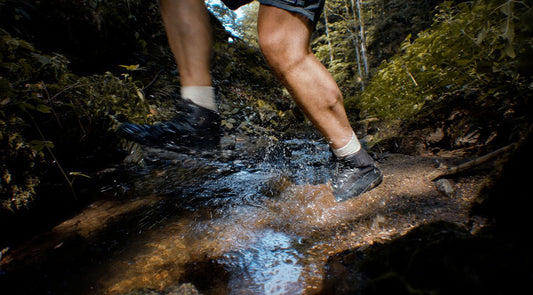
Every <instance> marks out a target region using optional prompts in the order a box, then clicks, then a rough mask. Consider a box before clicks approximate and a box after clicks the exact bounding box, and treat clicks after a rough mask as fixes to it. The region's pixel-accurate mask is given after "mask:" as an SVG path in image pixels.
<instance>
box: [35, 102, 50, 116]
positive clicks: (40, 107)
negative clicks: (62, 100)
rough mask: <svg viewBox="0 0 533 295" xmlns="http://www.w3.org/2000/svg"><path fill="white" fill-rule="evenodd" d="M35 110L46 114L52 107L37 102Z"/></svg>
mask: <svg viewBox="0 0 533 295" xmlns="http://www.w3.org/2000/svg"><path fill="white" fill-rule="evenodd" d="M35 110H36V111H38V112H41V113H45V114H48V113H50V111H51V110H52V108H51V107H49V106H47V105H44V104H38V105H37V106H36V107H35Z"/></svg>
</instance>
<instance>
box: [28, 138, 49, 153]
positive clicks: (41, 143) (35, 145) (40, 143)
mask: <svg viewBox="0 0 533 295" xmlns="http://www.w3.org/2000/svg"><path fill="white" fill-rule="evenodd" d="M30 147H31V149H32V150H34V151H37V152H40V151H42V150H43V149H44V148H54V143H53V142H51V141H46V140H32V141H30Z"/></svg>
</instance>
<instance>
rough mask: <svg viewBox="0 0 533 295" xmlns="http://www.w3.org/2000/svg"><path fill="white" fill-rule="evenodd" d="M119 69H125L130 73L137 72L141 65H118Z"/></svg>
mask: <svg viewBox="0 0 533 295" xmlns="http://www.w3.org/2000/svg"><path fill="white" fill-rule="evenodd" d="M118 66H119V67H123V68H125V69H126V70H128V71H137V70H138V69H139V64H136V65H129V66H128V65H118Z"/></svg>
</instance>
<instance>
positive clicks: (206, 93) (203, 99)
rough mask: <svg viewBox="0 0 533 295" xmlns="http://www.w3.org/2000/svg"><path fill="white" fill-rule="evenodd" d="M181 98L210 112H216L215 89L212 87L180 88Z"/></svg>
mask: <svg viewBox="0 0 533 295" xmlns="http://www.w3.org/2000/svg"><path fill="white" fill-rule="evenodd" d="M181 97H182V98H187V99H190V100H191V101H192V102H194V103H195V104H197V105H199V106H202V107H204V108H206V109H210V110H212V111H215V112H216V111H217V104H216V101H215V88H214V87H212V86H182V87H181Z"/></svg>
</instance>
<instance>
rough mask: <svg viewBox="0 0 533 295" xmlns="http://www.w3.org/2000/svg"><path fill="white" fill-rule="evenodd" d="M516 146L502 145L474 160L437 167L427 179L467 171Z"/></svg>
mask: <svg viewBox="0 0 533 295" xmlns="http://www.w3.org/2000/svg"><path fill="white" fill-rule="evenodd" d="M515 146H516V144H515V143H512V144H510V145H507V146H504V147H502V148H500V149H497V150H495V151H493V152H491V153H488V154H486V155H484V156H481V157H479V158H476V159H474V160H471V161H468V162H465V163H462V164H459V165H457V166H454V167H449V168H448V167H447V168H440V169H437V170H435V171H433V172H431V173H430V174H428V176H427V179H429V180H437V179H439V178H442V177H444V176H450V175H455V174H458V173H461V172H464V171H466V170H468V169H470V168H472V167H475V166H479V165H481V164H484V163H487V162H488V161H490V160H492V159H494V158H496V157H498V156H500V155H501V154H503V153H505V152H507V151H510V150H512V149H514V148H515Z"/></svg>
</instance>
